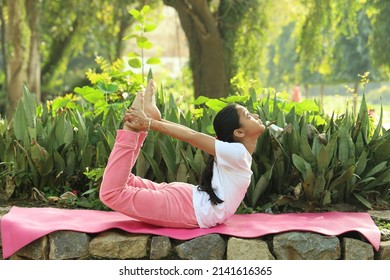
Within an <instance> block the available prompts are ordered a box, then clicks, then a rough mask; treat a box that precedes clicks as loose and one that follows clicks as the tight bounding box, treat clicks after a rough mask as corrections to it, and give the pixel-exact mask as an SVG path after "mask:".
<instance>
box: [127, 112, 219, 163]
mask: <svg viewBox="0 0 390 280" xmlns="http://www.w3.org/2000/svg"><path fill="white" fill-rule="evenodd" d="M125 120H126V122H125V125H126V126H128V127H130V128H132V129H135V130H148V129H151V130H155V131H157V132H160V133H163V134H165V135H168V136H171V137H173V138H176V139H178V140H180V141H184V142H187V143H188V144H190V145H192V146H194V147H196V148H198V149H201V150H202V151H204V152H206V153H208V154H210V155H213V156H215V138H214V137H212V136H210V135H207V134H205V133H202V132H198V131H195V130H193V129H191V128H189V127H186V126H184V125H181V124H177V123H173V122H170V121H167V120H164V119H161V120H152V119H150V118H148V117H146V115H145V114H144V113H143V111H140V110H129V111H128V112H127V113H126V116H125Z"/></svg>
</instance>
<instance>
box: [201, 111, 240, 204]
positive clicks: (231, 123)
mask: <svg viewBox="0 0 390 280" xmlns="http://www.w3.org/2000/svg"><path fill="white" fill-rule="evenodd" d="M236 106H237V105H236V104H230V105H228V106H227V107H225V108H223V109H222V110H220V111H219V112H218V113H217V114H216V116H215V118H214V121H213V126H214V131H215V134H216V137H217V139H218V140H221V141H224V142H230V143H231V142H235V141H234V139H233V133H234V130H236V129H237V128H239V127H240V120H239V116H238V113H237V109H236ZM213 166H214V156H211V155H210V156H209V158H208V160H207V162H206V166H205V169H204V170H203V173H202V176H201V178H200V183H199V186H198V190H200V191H204V192H206V193H207V194H208V195H209V196H210V201H211V204H213V205H217V204H220V203H222V202H224V201H223V200H222V199H220V198H219V197H218V196H217V195H216V194H215V192H214V190H213V188H212V186H211V179H212V178H213Z"/></svg>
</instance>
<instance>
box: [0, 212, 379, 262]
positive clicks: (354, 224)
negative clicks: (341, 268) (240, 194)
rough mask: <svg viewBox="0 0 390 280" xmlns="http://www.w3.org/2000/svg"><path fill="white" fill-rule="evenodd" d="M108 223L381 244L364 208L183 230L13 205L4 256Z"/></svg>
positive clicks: (189, 234) (244, 217)
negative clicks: (312, 235) (349, 236)
mask: <svg viewBox="0 0 390 280" xmlns="http://www.w3.org/2000/svg"><path fill="white" fill-rule="evenodd" d="M112 228H117V229H122V230H124V231H127V232H131V233H143V234H154V235H162V236H168V237H170V238H173V239H178V240H188V239H192V238H195V237H199V236H202V235H206V234H210V233H218V234H222V235H228V236H235V237H242V238H255V237H260V236H264V235H267V234H275V233H281V232H287V231H309V232H316V233H320V234H324V235H332V236H337V235H340V234H343V233H346V232H351V231H356V232H359V233H361V234H362V235H363V236H364V237H365V238H366V239H367V240H368V242H370V243H371V244H372V246H373V247H374V248H375V250H378V249H379V243H380V231H379V229H378V227H377V226H376V225H375V223H374V221H373V220H372V219H371V216H370V215H369V214H368V213H356V212H326V213H286V214H262V213H257V214H236V215H233V216H232V217H231V218H230V219H229V220H227V221H226V222H225V223H223V224H221V225H218V226H215V227H213V228H207V229H201V228H195V229H182V228H162V227H157V226H153V225H149V224H146V223H143V222H140V221H138V220H135V219H132V218H129V217H127V216H125V215H123V214H120V213H117V212H107V211H97V210H70V209H58V208H21V207H12V208H11V210H10V212H8V213H7V214H6V215H4V216H3V218H2V219H1V237H2V245H3V258H4V259H6V258H8V257H9V256H11V255H12V254H14V253H15V252H16V251H18V250H19V249H21V248H22V247H24V246H26V245H27V244H29V243H30V242H32V241H34V240H36V239H38V238H40V237H42V236H44V235H46V234H49V233H51V232H54V231H59V230H73V231H80V232H85V233H98V232H102V231H105V230H108V229H112Z"/></svg>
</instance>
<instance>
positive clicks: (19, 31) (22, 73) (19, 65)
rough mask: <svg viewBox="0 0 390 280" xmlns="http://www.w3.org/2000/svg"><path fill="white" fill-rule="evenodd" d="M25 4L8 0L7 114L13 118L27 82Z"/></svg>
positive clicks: (17, 0)
mask: <svg viewBox="0 0 390 280" xmlns="http://www.w3.org/2000/svg"><path fill="white" fill-rule="evenodd" d="M24 18H25V6H24V1H23V0H8V23H9V24H8V30H7V37H8V42H9V44H8V45H9V48H10V49H9V51H8V53H9V54H10V55H9V58H8V65H7V66H8V67H7V78H8V81H7V89H6V92H7V98H8V101H9V102H8V104H7V105H8V106H7V116H8V117H9V118H12V116H13V113H14V110H15V108H16V106H17V104H18V101H19V98H20V96H21V95H22V90H23V85H24V84H25V83H26V82H27V55H28V51H27V48H28V45H29V42H28V39H27V38H29V36H26V34H25V33H26V31H27V30H28V28H27V27H26V26H25V23H24Z"/></svg>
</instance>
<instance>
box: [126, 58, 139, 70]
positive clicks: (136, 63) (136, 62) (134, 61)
mask: <svg viewBox="0 0 390 280" xmlns="http://www.w3.org/2000/svg"><path fill="white" fill-rule="evenodd" d="M128 63H129V65H130V66H131V67H133V68H141V66H142V63H141V60H140V59H139V58H138V57H137V58H131V59H129V60H128Z"/></svg>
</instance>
